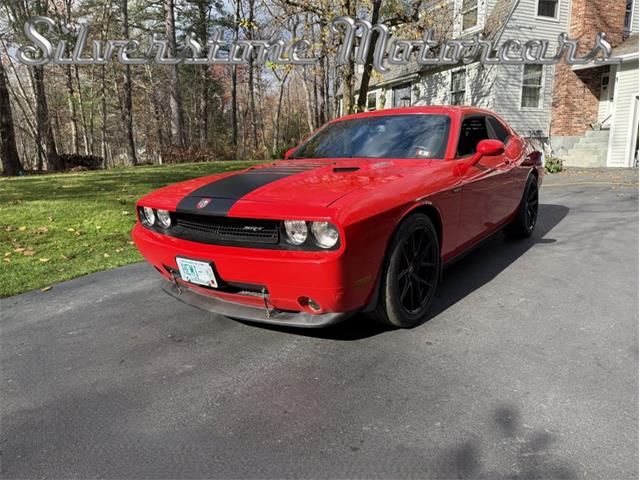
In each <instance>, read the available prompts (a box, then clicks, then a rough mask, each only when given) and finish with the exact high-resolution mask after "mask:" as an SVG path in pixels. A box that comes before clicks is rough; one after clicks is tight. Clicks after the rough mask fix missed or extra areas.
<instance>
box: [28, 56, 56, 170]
mask: <svg viewBox="0 0 640 480" xmlns="http://www.w3.org/2000/svg"><path fill="white" fill-rule="evenodd" d="M33 86H34V90H35V92H34V93H35V97H36V119H37V131H38V135H37V137H38V142H39V143H40V145H42V148H43V149H44V150H45V151H46V156H47V170H51V171H58V170H61V169H62V162H61V161H60V157H59V156H58V151H57V149H56V142H55V140H54V139H53V130H52V128H51V122H50V117H49V107H48V104H47V95H46V93H45V88H44V68H43V66H42V65H38V66H35V67H34V69H33ZM38 167H39V168H42V165H38Z"/></svg>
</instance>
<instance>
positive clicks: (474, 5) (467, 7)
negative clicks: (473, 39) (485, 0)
mask: <svg viewBox="0 0 640 480" xmlns="http://www.w3.org/2000/svg"><path fill="white" fill-rule="evenodd" d="M477 24H478V0H462V29H463V30H468V29H470V28H473V27H475V26H476V25H477Z"/></svg>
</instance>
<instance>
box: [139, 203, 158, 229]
mask: <svg viewBox="0 0 640 480" xmlns="http://www.w3.org/2000/svg"><path fill="white" fill-rule="evenodd" d="M141 220H142V222H143V223H145V224H146V225H153V224H154V223H155V222H156V214H155V212H154V211H153V208H149V207H144V208H143V209H142V219H141Z"/></svg>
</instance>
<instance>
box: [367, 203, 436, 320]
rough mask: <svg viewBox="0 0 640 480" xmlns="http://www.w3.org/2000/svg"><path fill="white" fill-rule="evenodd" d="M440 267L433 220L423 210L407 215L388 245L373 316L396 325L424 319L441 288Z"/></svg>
mask: <svg viewBox="0 0 640 480" xmlns="http://www.w3.org/2000/svg"><path fill="white" fill-rule="evenodd" d="M440 266H441V259H440V242H439V240H438V234H437V232H436V229H435V227H434V226H433V222H432V221H431V219H430V218H429V217H427V216H426V215H424V214H421V213H417V214H413V215H411V216H409V217H407V218H406V219H405V220H404V221H403V222H402V223H401V224H400V226H399V227H398V228H397V229H396V231H395V232H394V234H393V237H392V239H391V243H390V244H389V248H388V252H387V257H386V261H385V264H384V265H383V271H382V273H381V275H382V277H381V278H382V280H381V285H380V288H381V291H380V296H379V300H378V305H377V307H376V309H375V311H374V312H373V316H374V318H375V319H376V320H377V321H379V322H381V323H384V324H386V325H390V326H392V327H397V328H409V327H413V326H415V325H417V324H419V323H421V322H422V321H424V320H425V319H426V318H427V312H428V310H429V307H430V306H431V302H432V301H433V297H434V295H435V292H436V289H437V288H438V282H439V280H440Z"/></svg>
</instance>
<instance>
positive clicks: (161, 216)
mask: <svg viewBox="0 0 640 480" xmlns="http://www.w3.org/2000/svg"><path fill="white" fill-rule="evenodd" d="M156 213H157V215H158V224H159V225H160V226H161V227H162V228H169V227H170V226H171V215H169V212H167V211H166V210H158V211H157V212H156Z"/></svg>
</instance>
